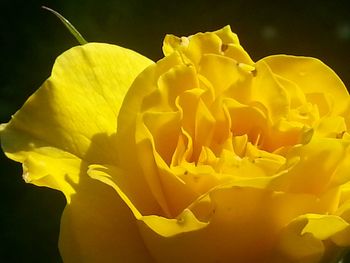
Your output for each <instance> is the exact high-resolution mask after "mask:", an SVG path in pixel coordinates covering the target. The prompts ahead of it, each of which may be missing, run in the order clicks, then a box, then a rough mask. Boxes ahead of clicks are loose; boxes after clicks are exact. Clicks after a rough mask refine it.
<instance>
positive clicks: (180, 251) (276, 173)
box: [1, 26, 350, 263]
mask: <svg viewBox="0 0 350 263" xmlns="http://www.w3.org/2000/svg"><path fill="white" fill-rule="evenodd" d="M163 51H164V54H165V57H164V58H163V59H161V60H159V61H158V62H156V63H153V62H152V61H150V60H148V59H147V58H145V57H143V56H141V55H139V54H137V53H135V52H133V51H130V50H127V49H123V48H121V47H118V46H113V45H107V44H97V43H91V44H86V45H84V46H80V47H75V48H72V49H71V50H69V51H67V52H66V53H64V54H63V55H61V56H60V57H59V58H58V59H57V61H56V63H55V66H54V68H53V72H52V75H51V77H50V78H49V79H48V80H47V81H46V82H45V83H44V84H43V86H42V87H41V88H40V89H39V90H38V91H37V92H36V93H35V94H34V95H33V96H31V97H30V98H29V99H28V101H27V102H26V103H25V105H24V106H23V107H22V109H21V110H19V111H18V112H17V113H16V114H15V115H14V116H13V118H12V120H11V121H10V122H9V123H8V124H5V125H3V126H2V129H1V142H2V147H3V149H4V151H5V153H6V154H7V156H8V157H9V158H11V159H13V160H16V161H19V162H21V163H23V171H24V173H23V176H24V179H25V180H26V181H27V182H31V183H34V184H36V185H39V186H48V187H51V188H55V189H58V190H60V191H62V192H63V193H64V194H65V196H66V199H67V206H66V208H65V211H64V213H63V216H62V222H61V233H60V242H59V246H60V251H61V254H62V257H63V260H64V261H65V262H166V263H168V262H189V263H190V262H199V263H204V262H208V263H211V262H239V263H245V262H246V263H251V262H264V263H274V262H275V263H281V262H286V263H288V262H305V263H309V262H310V263H311V262H330V261H331V260H334V259H335V258H336V257H337V255H339V254H341V253H342V251H343V250H344V249H345V248H347V247H349V246H350V172H349V171H350V134H349V127H350V117H349V116H350V115H349V114H350V106H349V105H350V103H349V102H350V97H349V94H348V92H347V90H346V88H345V86H344V84H343V83H342V82H341V80H340V79H339V78H338V77H337V75H336V74H335V73H334V72H333V71H332V70H331V69H330V68H328V67H327V66H326V65H325V64H323V63H322V62H321V61H319V60H317V59H314V58H309V57H295V56H286V55H277V56H270V57H266V58H263V59H261V60H259V61H257V62H253V61H252V60H251V58H250V57H249V55H248V54H247V53H246V52H245V51H244V49H243V48H242V46H241V45H240V44H239V40H238V38H237V36H236V35H235V34H234V33H232V32H231V29H230V27H229V26H226V27H224V28H222V29H220V30H218V31H215V32H209V33H198V34H195V35H193V36H190V37H181V38H178V37H175V36H172V35H168V36H166V38H165V40H164V45H163Z"/></svg>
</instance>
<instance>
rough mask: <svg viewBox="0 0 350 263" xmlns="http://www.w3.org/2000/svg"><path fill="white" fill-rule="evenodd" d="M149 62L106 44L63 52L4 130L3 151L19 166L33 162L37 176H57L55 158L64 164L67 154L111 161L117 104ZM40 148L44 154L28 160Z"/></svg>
mask: <svg viewBox="0 0 350 263" xmlns="http://www.w3.org/2000/svg"><path fill="white" fill-rule="evenodd" d="M151 63H152V62H151V61H150V60H148V59H147V58H145V57H143V56H141V55H139V54H137V53H135V52H133V51H131V50H128V49H124V48H121V47H118V46H114V45H108V44H97V43H92V44H87V45H83V46H79V47H74V48H72V49H70V50H69V51H67V52H65V53H64V54H63V55H61V56H60V57H58V59H57V61H56V63H55V65H54V67H53V70H52V75H51V77H50V78H49V79H48V80H47V81H46V82H45V83H44V84H43V86H42V87H41V88H40V89H39V90H38V91H37V92H35V93H34V94H33V95H32V96H31V97H30V98H29V99H28V100H27V102H26V103H25V104H24V105H23V107H22V108H21V109H20V110H19V111H18V112H17V113H16V114H15V115H14V116H13V117H12V119H11V121H10V122H9V123H8V124H6V125H5V127H4V128H3V129H2V131H1V143H2V147H3V149H4V151H5V153H6V154H7V156H8V157H10V158H11V159H13V160H16V161H19V162H25V161H26V159H28V158H31V159H30V160H31V162H33V160H36V162H38V165H41V166H42V167H43V169H44V170H42V171H41V170H39V169H36V170H35V172H38V173H39V172H40V173H41V175H40V177H42V175H43V174H45V173H46V174H48V173H50V176H53V177H55V176H56V175H55V172H54V171H53V169H52V168H50V164H51V163H53V162H54V159H57V162H58V163H59V162H61V161H62V160H63V161H64V159H65V158H67V155H68V156H69V155H73V156H75V157H77V158H80V159H84V160H85V161H87V162H94V163H99V162H102V163H108V162H113V160H114V159H115V155H116V154H115V141H114V139H113V134H114V133H116V128H117V122H116V119H117V115H118V112H119V109H120V106H121V103H122V101H123V98H124V96H125V93H126V92H127V90H128V88H129V87H130V85H131V83H132V82H133V80H134V79H135V77H136V76H137V75H138V74H139V73H140V71H142V70H143V69H144V68H145V67H146V66H147V65H149V64H151ZM42 148H45V155H43V154H41V155H35V156H34V155H33V156H32V157H30V156H31V155H32V153H33V152H40V151H42ZM50 149H52V150H50ZM58 149H59V150H58ZM50 158H51V159H50ZM61 159H62V160H61ZM46 162H48V163H46ZM78 168H79V167H78ZM45 169H48V172H46V170H45ZM61 170H62V169H61ZM35 172H34V171H29V173H28V174H29V175H28V176H27V180H28V181H31V182H33V183H35V178H37V177H38V176H39V175H35ZM67 173H69V171H67ZM57 176H59V175H57ZM53 180H56V179H53ZM46 182H47V184H46V186H49V187H55V188H59V187H57V185H51V184H50V183H49V182H50V180H47V181H46ZM60 190H62V191H63V190H64V189H60Z"/></svg>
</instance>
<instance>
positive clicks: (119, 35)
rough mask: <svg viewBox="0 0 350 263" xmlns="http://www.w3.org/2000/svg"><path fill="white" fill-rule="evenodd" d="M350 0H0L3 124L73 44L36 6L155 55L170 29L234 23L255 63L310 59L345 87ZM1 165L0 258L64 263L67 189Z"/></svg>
mask: <svg viewBox="0 0 350 263" xmlns="http://www.w3.org/2000/svg"><path fill="white" fill-rule="evenodd" d="M347 2H348V1H332V0H329V1H306V0H305V1H276V2H274V1H247V0H236V1H235V0H232V1H220V0H211V1H209V0H208V1H205V0H201V1H199V0H193V1H190V0H187V1H175V0H173V1H164V0H159V1H136V0H128V1H122V0H117V1H102V0H100V1H98V0H84V1H83V0H64V1H63V0H61V1H50V0H47V1H43V0H41V1H39V0H28V1H24V0H23V1H19V0H0V45H1V49H0V76H1V78H0V122H7V121H8V120H9V118H10V116H11V114H13V113H14V112H15V111H16V110H17V109H19V108H20V106H21V105H22V104H23V103H24V101H25V100H26V98H28V96H29V95H30V94H31V93H33V92H34V91H35V90H36V89H37V88H38V87H39V86H40V85H41V83H42V82H43V81H44V80H45V79H46V78H47V77H48V76H49V74H50V71H51V68H52V65H53V63H54V60H55V58H56V57H57V56H58V55H59V54H60V53H62V52H63V51H65V50H67V49H68V48H70V47H72V46H74V45H76V44H77V43H76V41H75V39H74V38H73V37H72V36H71V35H70V34H69V32H68V31H67V30H66V29H65V27H64V26H63V25H62V24H61V22H60V21H59V20H58V19H57V18H56V17H54V16H53V15H52V14H51V13H49V12H48V11H45V10H43V9H41V8H40V6H41V5H46V6H48V7H51V8H53V9H55V10H57V11H58V12H60V13H61V14H62V15H64V16H65V17H66V18H67V19H68V20H70V21H71V22H72V23H73V24H74V25H75V26H76V28H77V29H78V30H79V31H80V32H81V33H82V35H83V36H84V37H85V38H86V39H87V40H88V41H89V42H93V41H94V42H107V43H114V44H118V45H121V46H124V47H128V48H131V49H133V50H135V51H138V52H139V53H142V54H143V55H145V56H147V57H149V58H151V59H153V60H157V59H159V58H160V57H161V55H162V54H161V44H162V39H163V37H164V35H165V34H166V33H173V34H176V35H189V34H193V33H196V32H199V31H209V30H215V29H219V28H220V27H222V26H224V25H227V24H230V25H231V27H232V29H233V31H234V32H236V33H237V34H238V35H239V37H240V40H241V43H242V45H243V46H244V47H245V49H246V50H247V51H248V52H249V54H250V55H251V56H252V58H253V60H258V59H259V58H262V57H264V56H267V55H271V54H277V53H287V54H292V55H305V56H314V57H317V58H320V59H321V60H323V61H324V62H325V63H326V64H328V65H329V66H330V67H332V68H333V69H334V70H335V71H336V72H337V73H338V75H339V76H340V77H341V78H342V79H343V81H344V82H345V84H346V85H347V87H350V67H349V59H350V51H349V50H350V4H348V3H347ZM0 169H1V171H0V184H1V186H0V205H1V206H0V262H61V260H60V257H59V254H58V250H57V239H58V232H59V220H60V215H61V213H62V210H63V208H64V205H65V200H64V198H63V195H62V194H61V193H59V192H55V191H53V190H50V189H46V188H39V187H35V186H32V185H30V184H25V183H24V182H23V180H22V178H21V173H22V172H21V166H20V165H19V164H16V163H14V162H12V161H10V160H8V159H6V158H5V157H4V155H3V154H2V153H0ZM347 262H350V260H348V261H347Z"/></svg>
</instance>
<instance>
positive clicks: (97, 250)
mask: <svg viewBox="0 0 350 263" xmlns="http://www.w3.org/2000/svg"><path fill="white" fill-rule="evenodd" d="M76 187H77V193H76V194H74V195H72V199H71V202H70V204H68V205H67V207H66V208H65V210H64V212H63V215H62V219H61V232H60V240H59V248H60V252H61V256H62V259H63V261H64V262H67V263H76V262H88V263H99V262H106V263H114V262H130V263H139V262H145V263H146V262H149V263H152V262H154V260H153V259H152V258H151V257H150V255H149V253H148V251H147V249H146V247H145V246H144V243H143V240H142V237H141V236H140V233H139V231H138V227H137V224H136V219H135V217H134V215H133V213H132V211H131V210H130V208H129V207H128V206H127V205H126V203H125V202H124V200H122V199H121V198H120V197H119V195H117V194H116V192H115V191H114V190H113V189H112V188H111V187H110V186H109V185H107V184H103V183H101V182H99V181H97V180H93V179H90V178H88V177H84V179H83V180H81V182H80V183H79V185H77V186H76Z"/></svg>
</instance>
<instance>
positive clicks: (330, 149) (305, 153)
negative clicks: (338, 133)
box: [272, 138, 349, 195]
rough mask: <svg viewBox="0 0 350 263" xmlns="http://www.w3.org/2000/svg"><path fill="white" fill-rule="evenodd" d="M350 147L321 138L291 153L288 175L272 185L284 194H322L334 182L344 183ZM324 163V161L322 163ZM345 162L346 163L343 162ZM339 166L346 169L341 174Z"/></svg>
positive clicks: (340, 142)
mask: <svg viewBox="0 0 350 263" xmlns="http://www.w3.org/2000/svg"><path fill="white" fill-rule="evenodd" d="M347 147H348V144H347V143H345V142H343V141H341V140H337V139H328V138H322V139H321V138H318V139H314V140H311V141H310V142H309V143H308V144H306V145H299V146H296V147H294V148H293V149H292V150H290V152H289V154H288V155H287V156H286V157H287V166H286V169H287V171H288V172H287V173H285V174H284V175H283V176H280V177H278V178H276V180H274V181H273V183H272V185H275V186H276V187H277V189H279V190H281V191H287V192H292V193H311V194H316V195H317V194H320V193H324V192H325V191H327V190H328V188H329V187H330V185H331V184H332V183H333V182H332V179H333V174H334V173H335V172H336V176H335V178H334V180H335V182H334V183H333V184H334V185H333V186H336V182H337V183H338V184H339V183H342V182H343V180H344V178H346V175H345V174H344V168H346V167H348V159H349V157H348V156H347V155H348V151H347ZM320 160H322V161H321V162H320ZM342 162H343V163H342ZM339 164H341V165H342V166H341V167H340V168H339V170H338V171H337V170H336V169H337V168H338V166H339Z"/></svg>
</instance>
